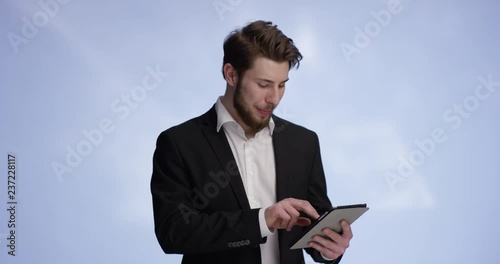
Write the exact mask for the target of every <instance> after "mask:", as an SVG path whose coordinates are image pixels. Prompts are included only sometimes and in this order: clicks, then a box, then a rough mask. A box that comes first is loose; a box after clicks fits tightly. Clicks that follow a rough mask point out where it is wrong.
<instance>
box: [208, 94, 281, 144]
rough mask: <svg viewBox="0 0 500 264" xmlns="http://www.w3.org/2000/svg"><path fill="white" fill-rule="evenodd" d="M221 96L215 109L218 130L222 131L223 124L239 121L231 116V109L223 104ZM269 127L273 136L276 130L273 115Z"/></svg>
mask: <svg viewBox="0 0 500 264" xmlns="http://www.w3.org/2000/svg"><path fill="white" fill-rule="evenodd" d="M220 98H221V97H219V98H217V102H216V103H215V111H216V112H217V132H219V131H220V129H221V127H222V125H224V124H225V123H236V124H238V122H236V120H234V118H233V117H232V116H231V114H230V113H229V111H227V109H226V107H225V106H224V104H222V102H221V100H220ZM238 125H239V124H238ZM268 127H269V134H270V135H271V136H272V135H273V131H274V127H275V124H274V120H273V117H272V116H271V118H270V120H269V126H268Z"/></svg>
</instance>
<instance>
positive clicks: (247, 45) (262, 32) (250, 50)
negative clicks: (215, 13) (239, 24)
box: [222, 20, 302, 79]
mask: <svg viewBox="0 0 500 264" xmlns="http://www.w3.org/2000/svg"><path fill="white" fill-rule="evenodd" d="M259 56H263V57H265V58H268V59H270V60H273V61H276V62H285V61H288V65H289V66H290V69H292V68H294V67H297V69H298V68H299V64H300V60H301V59H302V54H300V52H299V50H298V49H297V47H295V45H294V43H293V40H292V39H291V38H289V37H287V36H286V35H285V34H283V33H282V32H281V30H279V29H278V27H277V25H273V23H272V22H269V21H262V20H258V21H255V22H252V23H249V24H248V25H246V26H245V27H243V28H241V29H239V30H235V31H233V32H231V33H230V34H229V35H228V36H227V37H226V39H225V40H224V59H223V63H222V76H223V77H224V79H225V76H224V65H225V64H226V63H230V64H231V65H232V66H233V67H234V68H235V70H236V72H237V73H238V76H242V75H243V73H244V72H245V71H246V70H248V69H250V68H251V67H252V64H253V62H254V60H255V59H256V58H257V57H259Z"/></svg>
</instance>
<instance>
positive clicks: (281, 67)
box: [151, 21, 352, 264]
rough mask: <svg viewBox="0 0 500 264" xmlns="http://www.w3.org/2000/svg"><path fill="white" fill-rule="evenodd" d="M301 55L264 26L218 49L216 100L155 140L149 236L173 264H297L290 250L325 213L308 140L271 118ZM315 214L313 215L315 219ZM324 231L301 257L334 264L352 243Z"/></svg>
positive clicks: (317, 159) (312, 137)
mask: <svg viewBox="0 0 500 264" xmlns="http://www.w3.org/2000/svg"><path fill="white" fill-rule="evenodd" d="M301 59H302V55H301V54H300V52H299V50H298V49H297V48H296V47H295V46H294V43H293V41H292V39H290V38H288V37H287V36H285V35H284V34H283V33H282V32H281V31H280V30H279V29H278V28H277V26H275V25H273V24H272V23H271V22H264V21H255V22H253V23H250V24H248V25H247V26H245V27H243V28H242V29H240V30H236V31H234V32H232V33H231V34H230V35H229V36H228V37H227V38H226V40H225V42H224V60H223V68H222V73H223V76H224V79H225V80H226V83H227V85H226V91H225V94H224V95H223V96H221V97H219V99H218V100H217V102H216V103H215V105H214V106H213V107H212V108H211V109H210V110H209V111H208V112H206V113H205V114H203V115H201V116H199V117H196V118H193V119H191V120H189V121H187V122H185V123H183V124H180V125H178V126H175V127H172V128H170V129H168V130H166V131H164V132H163V133H161V135H160V136H159V137H158V141H157V146H156V150H155V153H154V157H153V176H152V179H151V192H152V195H153V209H154V219H155V232H156V236H157V238H158V241H159V243H160V245H161V247H162V249H163V250H164V251H165V253H178V254H184V256H183V261H182V263H249V264H250V263H263V264H268V263H270V264H278V263H286V264H294V263H304V258H303V251H302V250H290V246H291V245H290V244H291V242H292V241H293V240H294V239H295V238H297V237H298V236H300V235H301V233H302V232H303V231H304V228H305V226H307V225H309V224H310V223H311V219H316V218H318V217H319V213H322V212H324V211H326V210H328V209H329V208H331V203H330V201H329V199H328V197H327V191H326V182H325V176H324V172H323V166H322V163H321V156H320V149H319V141H318V137H317V136H316V134H315V133H314V132H312V131H310V130H307V129H305V128H303V127H300V126H298V125H295V124H292V123H290V122H288V121H286V120H283V119H281V118H279V117H277V116H275V115H273V114H272V113H273V110H274V109H275V108H276V106H277V105H278V104H279V102H280V100H281V98H282V97H283V94H284V92H285V83H286V82H287V81H288V72H289V70H290V69H291V68H293V67H298V66H299V62H300V60H301ZM318 212H319V213H318ZM341 225H342V227H343V233H342V234H338V233H335V232H334V231H333V230H331V229H325V230H324V233H325V235H326V236H327V238H325V237H322V236H314V237H313V238H311V242H310V246H311V248H307V249H306V251H307V253H309V254H310V255H311V256H312V258H313V259H314V260H315V261H317V262H323V263H338V262H339V261H340V258H341V257H342V254H343V253H344V252H345V250H346V249H347V248H348V246H349V242H350V240H351V238H352V232H351V229H350V226H349V225H348V224H347V223H346V222H345V221H343V222H342V223H341Z"/></svg>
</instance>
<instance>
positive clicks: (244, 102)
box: [222, 21, 302, 132]
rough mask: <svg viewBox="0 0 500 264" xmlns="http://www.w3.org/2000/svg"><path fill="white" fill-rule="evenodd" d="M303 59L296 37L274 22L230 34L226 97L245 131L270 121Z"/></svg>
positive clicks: (225, 66) (226, 54)
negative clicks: (288, 35) (291, 36)
mask: <svg viewBox="0 0 500 264" xmlns="http://www.w3.org/2000/svg"><path fill="white" fill-rule="evenodd" d="M301 59H302V55H301V54H300V52H299V50H298V49H297V48H296V47H295V45H294V44H293V41H292V39H290V38H288V37H287V36H285V34H283V33H282V32H281V31H280V30H279V29H278V28H277V26H276V25H273V24H272V23H271V22H265V21H255V22H253V23H250V24H248V25H247V26H245V27H243V28H242V29H240V30H236V31H233V32H231V34H229V36H228V37H227V38H226V40H225V41H224V60H223V68H222V73H223V76H224V79H225V80H226V81H227V89H226V94H225V96H224V97H225V98H224V99H225V100H226V102H227V103H228V104H230V105H226V104H225V105H226V108H228V110H229V112H230V113H231V114H232V115H233V117H234V114H237V117H235V119H236V121H238V122H239V123H243V124H242V125H243V126H244V128H246V129H245V130H247V129H249V130H252V131H254V132H257V131H259V130H261V129H262V128H264V127H265V126H267V125H268V124H269V119H270V116H271V114H272V110H273V109H274V108H276V106H277V105H278V103H279V101H280V100H281V98H282V96H283V94H284V91H285V82H286V81H287V80H288V71H289V70H290V69H291V68H293V67H297V68H298V67H299V63H300V60H301Z"/></svg>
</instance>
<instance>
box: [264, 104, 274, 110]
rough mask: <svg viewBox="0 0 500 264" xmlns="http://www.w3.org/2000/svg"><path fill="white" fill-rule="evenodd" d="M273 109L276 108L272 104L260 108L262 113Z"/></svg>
mask: <svg viewBox="0 0 500 264" xmlns="http://www.w3.org/2000/svg"><path fill="white" fill-rule="evenodd" d="M274 108H276V105H274V104H267V105H266V106H265V107H260V109H262V110H264V111H273V110H274Z"/></svg>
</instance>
